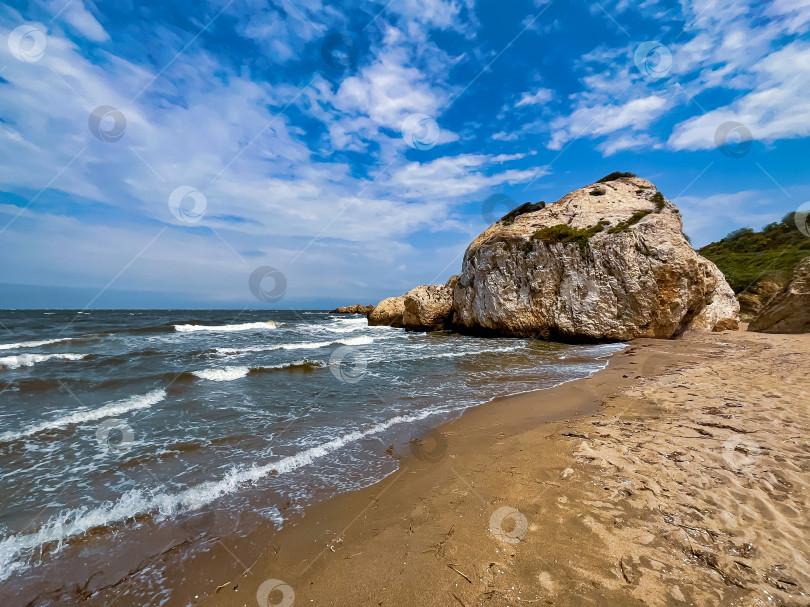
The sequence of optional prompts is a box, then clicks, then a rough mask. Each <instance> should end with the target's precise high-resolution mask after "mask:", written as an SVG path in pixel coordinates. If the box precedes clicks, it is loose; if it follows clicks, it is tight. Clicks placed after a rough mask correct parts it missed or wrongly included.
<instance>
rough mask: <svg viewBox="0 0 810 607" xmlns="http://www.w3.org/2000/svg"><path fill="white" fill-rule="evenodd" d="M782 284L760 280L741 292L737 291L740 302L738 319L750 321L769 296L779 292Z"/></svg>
mask: <svg viewBox="0 0 810 607" xmlns="http://www.w3.org/2000/svg"><path fill="white" fill-rule="evenodd" d="M781 290H782V286H781V285H779V284H778V283H775V282H773V281H771V280H760V281H758V282H757V283H756V284H754V285H753V286H751V287H749V288H747V289H746V290H745V291H743V292H742V293H737V301H739V302H740V320H745V321H752V320H754V319H755V318H756V317H757V316H759V314H760V312H762V309H763V308H764V307H765V304H766V303H768V302H769V301H770V300H771V297H773V296H774V295H776V294H777V293H779V291H781Z"/></svg>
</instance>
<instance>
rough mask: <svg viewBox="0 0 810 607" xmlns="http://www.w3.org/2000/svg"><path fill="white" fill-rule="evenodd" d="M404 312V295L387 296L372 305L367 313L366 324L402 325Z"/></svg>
mask: <svg viewBox="0 0 810 607" xmlns="http://www.w3.org/2000/svg"><path fill="white" fill-rule="evenodd" d="M403 314H405V296H404V295H400V296H398V297H389V298H388V299H383V300H382V301H381V302H380V303H378V304H377V305H376V306H374V309H373V310H372V311H371V312H370V313H369V315H368V324H369V326H371V327H373V326H375V325H388V326H390V327H400V328H401V327H403V326H404V325H403V321H402V316H403Z"/></svg>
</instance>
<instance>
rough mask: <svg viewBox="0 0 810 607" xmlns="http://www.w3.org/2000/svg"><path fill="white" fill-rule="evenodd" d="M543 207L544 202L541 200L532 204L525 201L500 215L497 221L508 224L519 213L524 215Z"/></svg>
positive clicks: (544, 205)
mask: <svg viewBox="0 0 810 607" xmlns="http://www.w3.org/2000/svg"><path fill="white" fill-rule="evenodd" d="M545 208H546V203H545V202H544V201H542V200H541V201H540V202H535V203H534V204H532V203H531V202H527V203H524V204H522V205H520V206H519V207H518V208H516V209H512V210H511V211H509V212H508V213H507V214H506V215H504V216H503V217H501V218H500V220H499V221H501V222H502V223H505V224H506V225H510V224H511V223H514V221H515V219H517V218H518V217H519V216H521V215H525V214H526V213H534V212H535V211H539V210H541V209H545Z"/></svg>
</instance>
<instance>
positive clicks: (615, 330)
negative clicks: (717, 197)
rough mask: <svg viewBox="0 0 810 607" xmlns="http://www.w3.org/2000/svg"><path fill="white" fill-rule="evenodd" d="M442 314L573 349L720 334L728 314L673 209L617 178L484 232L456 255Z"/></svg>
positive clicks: (720, 281)
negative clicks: (588, 343)
mask: <svg viewBox="0 0 810 607" xmlns="http://www.w3.org/2000/svg"><path fill="white" fill-rule="evenodd" d="M535 208H536V206H535ZM453 307H454V311H455V314H454V318H453V322H454V324H455V325H458V326H460V327H463V328H465V329H467V330H470V331H478V332H482V333H489V334H498V335H514V336H524V337H526V336H538V337H543V338H545V339H558V340H575V341H581V340H625V339H631V338H634V337H659V338H669V337H673V336H676V335H679V334H681V333H683V332H684V331H687V330H689V329H696V330H722V329H730V328H735V327H736V326H737V319H738V312H739V304H738V303H737V300H736V299H735V297H734V293H733V292H732V290H731V287H729V286H728V284H727V283H726V281H725V279H724V278H723V276H722V274H721V273H720V271H719V270H718V269H717V267H716V266H715V265H714V264H713V263H711V262H710V261H708V260H706V259H704V258H703V257H701V256H699V255H698V254H697V253H696V252H695V250H694V249H693V248H692V246H691V245H690V244H689V242H688V241H687V240H686V237H685V236H684V234H683V231H682V222H681V217H680V214H679V212H678V210H677V209H676V208H675V206H674V205H673V204H672V203H670V202H669V201H667V200H666V199H665V198H664V196H663V195H662V194H661V193H660V192H658V191H657V189H656V188H655V186H654V185H653V184H651V183H650V182H649V181H646V180H644V179H639V178H637V177H632V176H626V175H618V176H609V178H606V180H603V182H600V183H597V184H593V185H590V186H588V187H585V188H581V189H579V190H575V191H573V192H571V193H570V194H567V195H566V196H564V197H563V198H562V199H561V200H559V201H558V202H556V203H554V204H551V205H548V206H546V207H545V208H540V209H539V210H530V211H529V212H526V213H523V214H518V215H514V214H511V215H508V216H506V217H505V218H504V219H502V220H500V221H498V222H496V223H495V224H493V225H492V226H490V227H489V228H488V229H487V230H486V231H485V232H484V233H483V234H481V235H480V236H479V237H478V238H476V239H475V240H474V241H473V242H472V244H471V245H470V246H469V247H468V248H467V252H466V253H465V255H464V262H463V265H462V271H461V274H460V275H459V278H458V282H457V283H456V285H455V287H454V289H453Z"/></svg>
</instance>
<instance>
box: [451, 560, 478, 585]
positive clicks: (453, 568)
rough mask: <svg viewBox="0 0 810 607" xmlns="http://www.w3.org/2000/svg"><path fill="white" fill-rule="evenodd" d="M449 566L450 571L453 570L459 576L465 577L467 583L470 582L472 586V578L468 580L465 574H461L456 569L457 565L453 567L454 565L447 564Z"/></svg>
mask: <svg viewBox="0 0 810 607" xmlns="http://www.w3.org/2000/svg"><path fill="white" fill-rule="evenodd" d="M447 566H448V567H450V569H452V570H453V571H455V572H456V573H458V574H459V575H460V576H461V577H463V578H464V579H465V580H467V581H468V582H469V583H470V584H472V580H471V579H470V578H468V577H467V576H466V575H464V574H463V573H461V571H459V570H458V569H456V567H455V565H453V564H452V563H448V564H447Z"/></svg>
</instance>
